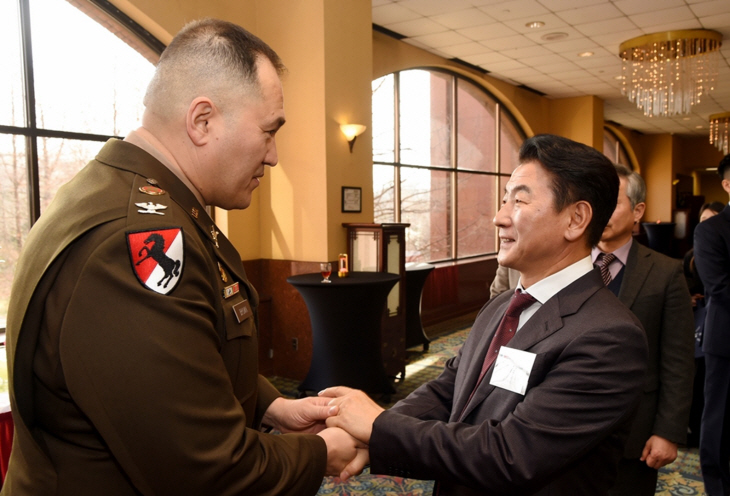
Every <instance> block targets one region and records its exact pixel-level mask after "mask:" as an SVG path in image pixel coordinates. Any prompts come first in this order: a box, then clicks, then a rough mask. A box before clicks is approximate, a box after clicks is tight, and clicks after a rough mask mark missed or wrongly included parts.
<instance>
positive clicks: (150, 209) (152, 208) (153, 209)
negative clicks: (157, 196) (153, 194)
mask: <svg viewBox="0 0 730 496" xmlns="http://www.w3.org/2000/svg"><path fill="white" fill-rule="evenodd" d="M135 205H137V206H138V207H139V208H143V209H144V210H137V212H139V213H141V214H156V215H165V213H164V212H158V210H164V209H166V208H167V205H160V204H159V203H152V202H147V203H135Z"/></svg>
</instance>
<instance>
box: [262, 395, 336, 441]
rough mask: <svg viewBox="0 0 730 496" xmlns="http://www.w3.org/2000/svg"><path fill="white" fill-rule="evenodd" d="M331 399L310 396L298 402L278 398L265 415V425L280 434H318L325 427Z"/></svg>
mask: <svg viewBox="0 0 730 496" xmlns="http://www.w3.org/2000/svg"><path fill="white" fill-rule="evenodd" d="M328 403H329V399H327V398H320V397H316V396H308V397H306V398H302V399H298V400H290V399H286V398H281V397H280V398H276V399H275V400H274V401H273V402H272V403H271V405H269V408H268V409H267V410H266V414H265V415H264V419H263V423H264V424H266V425H270V426H271V427H273V428H274V429H276V430H278V431H280V432H284V433H286V432H299V433H310V434H317V433H318V432H320V431H322V430H323V429H324V428H325V427H326V426H325V423H324V421H325V419H326V418H327V417H329V415H330V413H329V412H330V410H331V406H329V405H328Z"/></svg>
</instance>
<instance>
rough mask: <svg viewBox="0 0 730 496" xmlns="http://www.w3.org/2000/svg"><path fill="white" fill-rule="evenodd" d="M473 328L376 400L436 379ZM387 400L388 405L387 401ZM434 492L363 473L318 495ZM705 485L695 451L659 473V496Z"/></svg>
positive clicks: (327, 485)
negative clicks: (391, 390)
mask: <svg viewBox="0 0 730 496" xmlns="http://www.w3.org/2000/svg"><path fill="white" fill-rule="evenodd" d="M469 330H470V328H469V327H467V328H463V329H459V330H456V331H454V332H451V333H448V334H445V335H443V336H440V337H438V338H436V339H434V340H433V341H431V345H430V348H429V350H428V352H423V351H422V350H421V347H420V346H419V347H416V348H412V349H409V350H408V351H407V360H408V365H406V376H405V379H404V380H403V381H402V382H400V383H398V384H396V389H397V392H396V393H395V394H393V395H392V396H391V397H390V398H374V399H375V400H376V401H378V403H380V404H381V405H382V406H383V407H386V408H387V407H389V406H392V405H393V404H394V403H395V402H396V401H398V400H399V399H401V398H404V397H405V396H408V394H409V393H410V392H411V391H413V390H414V389H415V388H416V387H418V386H419V385H420V384H422V383H423V382H426V381H429V380H431V379H434V378H436V377H437V376H438V375H439V374H440V373H441V369H442V368H443V366H444V363H446V361H447V360H448V359H449V358H451V357H452V356H455V355H456V353H457V352H458V350H459V348H460V347H461V345H462V344H463V343H464V340H465V339H466V336H467V335H468V334H469ZM269 379H270V380H271V382H272V383H273V384H274V385H275V386H276V387H278V388H279V390H280V391H281V392H282V394H284V395H286V396H290V397H296V395H297V394H298V391H297V386H298V385H299V381H294V380H291V379H285V378H282V377H270V378H269ZM386 399H388V400H389V401H388V402H385V400H386ZM432 492H433V481H421V480H415V479H403V478H400V477H388V476H381V475H371V474H370V473H368V472H367V470H366V471H365V472H363V473H362V474H361V475H359V476H357V477H352V478H351V479H349V480H347V481H344V482H343V481H341V480H340V479H338V478H333V477H326V478H325V479H324V481H323V482H322V486H321V487H320V489H319V492H318V493H317V495H318V496H321V495H335V496H366V495H376V496H430V495H431V494H432ZM704 494H705V491H704V484H703V483H702V475H701V474H700V468H699V454H698V452H697V449H696V448H691V449H684V448H680V450H679V456H677V459H676V460H675V461H674V463H672V464H670V465H668V466H666V467H664V468H662V469H661V470H660V471H659V481H658V483H657V488H656V496H704Z"/></svg>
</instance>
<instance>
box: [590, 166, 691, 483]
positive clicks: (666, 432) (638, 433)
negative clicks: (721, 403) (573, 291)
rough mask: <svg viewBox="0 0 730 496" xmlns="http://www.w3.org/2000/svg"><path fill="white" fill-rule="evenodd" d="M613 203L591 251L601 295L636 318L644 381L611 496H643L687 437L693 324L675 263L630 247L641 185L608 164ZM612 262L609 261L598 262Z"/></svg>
mask: <svg viewBox="0 0 730 496" xmlns="http://www.w3.org/2000/svg"><path fill="white" fill-rule="evenodd" d="M616 172H617V173H618V177H619V181H620V188H619V194H618V203H617V204H616V210H614V212H613V215H612V216H611V219H610V220H609V221H608V225H606V229H604V230H603V235H602V236H601V241H600V242H599V243H598V245H597V246H596V247H595V248H594V249H593V253H592V258H593V261H594V263H597V264H599V265H602V266H603V268H602V270H603V271H604V272H605V271H608V273H607V274H608V275H607V280H608V278H610V282H609V283H608V288H609V289H610V290H611V291H613V293H614V294H616V295H617V296H618V299H619V300H621V302H622V303H623V304H624V305H626V306H627V307H628V308H630V309H631V311H632V312H633V313H634V315H636V317H637V318H638V319H639V321H640V322H641V325H642V326H643V327H644V331H645V332H646V338H647V341H648V343H649V361H648V374H647V376H646V382H645V384H644V394H643V395H642V398H641V403H640V404H639V410H638V413H637V415H636V418H635V419H634V423H633V425H632V426H631V431H630V433H629V439H628V441H627V443H626V448H625V449H624V456H623V458H622V459H621V463H620V464H619V472H618V477H617V480H616V485H615V486H614V487H613V488H612V489H611V495H613V496H619V495H626V496H642V495H646V496H651V495H653V494H654V493H655V490H656V482H657V476H658V469H659V468H661V467H663V466H664V465H667V464H668V463H671V462H673V461H674V459H675V458H676V457H677V444H679V443H683V442H684V441H685V438H686V436H687V424H688V419H689V410H690V406H691V404H692V378H693V376H694V340H693V331H694V320H693V316H692V304H691V301H690V299H689V298H688V297H687V294H688V289H687V283H686V281H685V278H684V274H683V271H682V263H681V262H680V261H679V260H674V259H672V258H669V257H667V256H665V255H662V254H661V253H658V252H656V251H654V250H650V249H649V248H647V247H645V246H643V245H641V244H639V243H638V242H636V241H634V240H633V231H634V227H635V226H636V225H637V224H638V223H639V221H640V220H641V217H642V216H643V215H644V209H645V207H646V205H645V203H644V201H645V199H646V185H645V184H644V180H643V179H642V178H641V176H640V175H639V174H637V173H636V172H633V171H631V170H629V169H628V168H626V167H624V166H622V165H616ZM609 254H610V255H612V256H611V259H612V261H609V262H608V263H607V264H606V263H605V262H606V261H608V260H607V259H605V257H606V256H608V255H609Z"/></svg>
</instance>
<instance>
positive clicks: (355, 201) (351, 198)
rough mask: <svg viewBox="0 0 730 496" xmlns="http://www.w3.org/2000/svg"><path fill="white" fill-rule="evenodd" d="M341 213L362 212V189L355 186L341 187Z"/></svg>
mask: <svg viewBox="0 0 730 496" xmlns="http://www.w3.org/2000/svg"><path fill="white" fill-rule="evenodd" d="M342 211H343V212H354V213H359V212H362V188H358V187H356V186H343V187H342Z"/></svg>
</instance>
